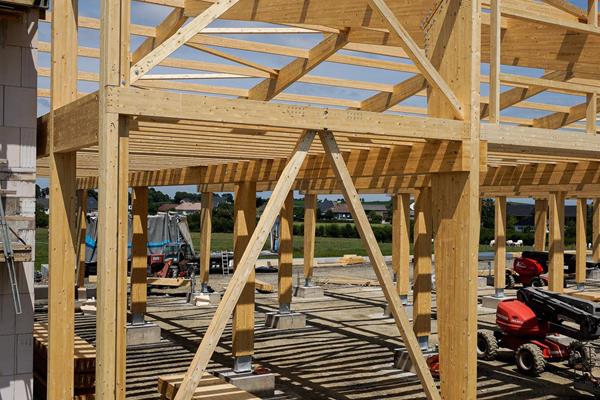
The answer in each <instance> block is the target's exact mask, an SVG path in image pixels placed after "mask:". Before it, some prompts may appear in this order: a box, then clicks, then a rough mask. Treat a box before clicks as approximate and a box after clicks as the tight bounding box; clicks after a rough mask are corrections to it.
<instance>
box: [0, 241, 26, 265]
mask: <svg viewBox="0 0 600 400" xmlns="http://www.w3.org/2000/svg"><path fill="white" fill-rule="evenodd" d="M0 243H1V242H0ZM11 245H12V248H13V253H14V258H15V261H16V262H28V261H31V259H32V258H31V246H29V245H25V244H21V243H11ZM5 261H6V259H5V258H4V247H2V246H1V245H0V262H5Z"/></svg>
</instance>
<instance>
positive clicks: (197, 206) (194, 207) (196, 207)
mask: <svg viewBox="0 0 600 400" xmlns="http://www.w3.org/2000/svg"><path fill="white" fill-rule="evenodd" d="M200 210H202V203H200V202H191V201H186V200H182V201H181V203H179V204H178V205H177V207H175V211H177V212H178V213H180V214H183V215H188V214H194V213H197V212H200Z"/></svg>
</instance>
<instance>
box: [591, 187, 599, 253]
mask: <svg viewBox="0 0 600 400" xmlns="http://www.w3.org/2000/svg"><path fill="white" fill-rule="evenodd" d="M592 260H593V261H594V262H600V198H596V199H594V206H593V213H592Z"/></svg>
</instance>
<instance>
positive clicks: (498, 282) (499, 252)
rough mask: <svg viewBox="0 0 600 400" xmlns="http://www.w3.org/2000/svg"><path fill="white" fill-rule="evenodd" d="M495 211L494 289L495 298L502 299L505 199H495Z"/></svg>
mask: <svg viewBox="0 0 600 400" xmlns="http://www.w3.org/2000/svg"><path fill="white" fill-rule="evenodd" d="M495 209H496V212H495V217H494V219H495V224H494V231H495V240H496V251H495V254H494V287H495V288H496V297H504V287H505V286H506V197H504V196H502V197H496V202H495Z"/></svg>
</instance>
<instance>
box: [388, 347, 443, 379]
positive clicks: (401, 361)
mask: <svg viewBox="0 0 600 400" xmlns="http://www.w3.org/2000/svg"><path fill="white" fill-rule="evenodd" d="M436 354H438V351H437V350H434V349H429V350H423V356H424V357H425V358H426V359H427V358H428V357H430V356H433V355H436ZM394 367H396V368H398V369H400V370H402V371H405V372H412V373H413V374H414V373H416V372H417V371H416V370H415V366H414V364H413V362H412V359H411V358H410V354H409V353H408V350H406V348H404V347H401V348H398V349H396V350H394Z"/></svg>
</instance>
